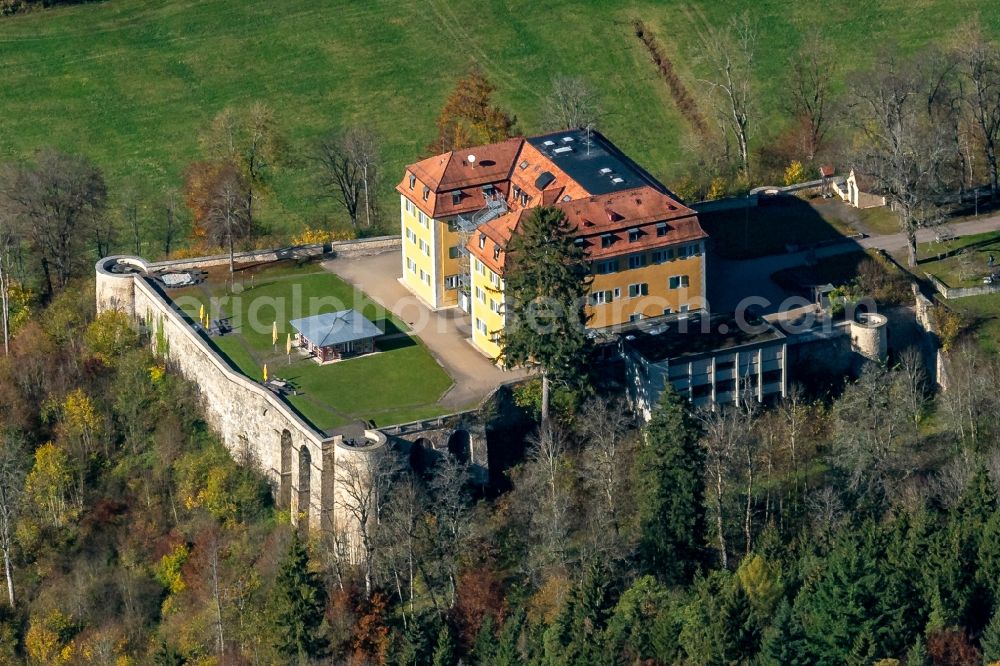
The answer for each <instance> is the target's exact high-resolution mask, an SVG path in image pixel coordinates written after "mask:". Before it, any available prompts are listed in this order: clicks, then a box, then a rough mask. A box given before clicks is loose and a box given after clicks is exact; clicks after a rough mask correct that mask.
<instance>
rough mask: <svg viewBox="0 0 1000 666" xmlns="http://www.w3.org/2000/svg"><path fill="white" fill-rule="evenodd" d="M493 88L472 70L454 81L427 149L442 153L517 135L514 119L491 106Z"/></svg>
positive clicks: (477, 71) (481, 74) (481, 75)
mask: <svg viewBox="0 0 1000 666" xmlns="http://www.w3.org/2000/svg"><path fill="white" fill-rule="evenodd" d="M495 90H496V88H495V87H494V86H493V84H492V83H490V82H489V81H488V80H487V79H486V77H485V76H483V73H482V72H481V71H479V70H478V69H476V68H473V69H471V70H469V73H468V74H466V75H465V76H464V77H462V78H461V79H459V80H458V83H457V84H456V85H455V89H454V90H453V91H452V93H451V95H449V96H448V99H447V101H446V102H445V104H444V107H443V108H442V109H441V114H440V115H439V116H438V120H437V129H438V135H437V138H436V139H435V140H434V142H433V143H431V144H430V146H428V148H427V149H428V150H429V151H430V152H432V153H444V152H447V151H449V150H458V149H460V148H468V147H469V146H476V145H481V144H485V143H495V142H497V141H503V140H504V139H508V138H510V137H512V136H514V134H515V133H516V132H517V117H516V116H512V115H510V114H508V113H507V112H506V111H504V110H503V109H501V108H500V107H499V106H497V105H495V104H493V102H492V99H493V93H494V92H495Z"/></svg>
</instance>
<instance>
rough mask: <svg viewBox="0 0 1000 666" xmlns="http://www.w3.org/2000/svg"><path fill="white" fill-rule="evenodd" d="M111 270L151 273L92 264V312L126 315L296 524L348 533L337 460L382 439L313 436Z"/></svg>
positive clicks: (158, 301)
mask: <svg viewBox="0 0 1000 666" xmlns="http://www.w3.org/2000/svg"><path fill="white" fill-rule="evenodd" d="M227 261H228V258H227ZM116 263H124V264H127V265H130V266H132V267H134V268H135V269H136V270H138V271H143V272H145V271H147V270H149V269H150V268H153V267H154V266H155V265H154V264H148V263H146V262H144V261H143V260H142V259H139V258H136V257H109V258H107V259H102V260H101V261H100V262H98V264H97V267H96V272H97V287H96V291H97V293H96V297H97V310H98V312H102V311H104V310H109V309H115V310H120V311H123V312H125V313H127V314H128V315H129V316H130V317H132V318H133V320H134V321H135V322H136V323H137V324H138V325H139V327H140V329H143V330H144V331H145V332H146V333H148V338H149V340H150V343H151V344H152V345H153V346H154V347H161V349H159V350H158V353H160V354H162V355H164V356H166V358H167V360H168V362H169V364H170V365H171V366H172V367H173V368H175V369H176V370H177V371H179V372H180V373H181V374H182V375H184V376H185V377H187V378H188V379H190V380H192V381H193V382H195V383H196V384H197V386H198V387H199V390H200V393H201V398H202V400H201V402H202V404H203V407H204V413H205V418H206V421H207V422H208V424H209V425H210V426H211V427H212V428H213V430H215V431H216V432H217V433H218V434H219V436H220V438H221V439H222V441H223V443H224V444H225V445H226V448H228V449H229V451H230V452H231V453H232V454H233V455H234V456H236V457H240V458H245V457H249V458H250V459H252V460H254V461H255V462H256V463H257V464H258V465H259V466H260V468H261V469H262V470H263V471H264V473H265V474H266V475H267V476H268V478H270V479H271V481H272V483H273V484H274V487H275V490H276V495H277V497H278V501H279V504H280V505H282V507H283V508H287V509H288V510H289V511H290V513H291V516H292V521H293V522H294V523H295V524H298V525H300V526H306V525H308V526H309V527H310V528H312V529H319V530H323V531H336V532H342V533H345V532H346V533H347V534H349V535H350V534H353V533H354V532H355V531H356V530H354V529H352V527H351V525H350V521H351V517H350V515H348V514H346V513H345V512H343V511H340V510H338V506H340V503H338V502H336V501H335V497H336V495H337V493H338V491H337V488H336V477H335V473H334V472H335V468H336V464H337V455H338V452H341V454H342V455H347V456H349V457H357V456H359V455H362V456H363V455H365V453H367V452H371V451H374V450H375V449H377V448H380V447H384V446H386V443H387V440H386V437H385V435H384V434H383V433H381V432H379V431H375V430H369V431H366V433H365V436H366V440H367V442H368V443H369V444H368V446H363V447H347V446H346V445H345V444H344V442H343V438H342V437H340V436H337V437H326V436H325V435H324V434H323V433H321V432H318V431H317V430H316V429H314V428H313V427H312V426H311V425H310V424H309V423H307V422H306V421H305V420H304V419H303V418H302V417H301V416H299V414H298V413H297V412H296V411H295V410H294V409H293V408H292V407H291V406H290V405H289V404H288V403H286V402H284V401H283V400H282V399H281V398H279V397H278V396H276V395H275V394H274V393H272V392H271V391H269V390H268V389H266V388H264V387H263V386H262V385H261V384H258V383H257V382H255V381H252V380H250V379H248V378H247V377H246V376H244V375H243V374H242V373H240V372H239V371H237V370H235V369H234V368H232V367H230V365H229V363H228V362H227V361H226V360H225V359H224V358H223V357H222V356H220V355H219V354H218V353H217V352H216V351H215V349H214V348H213V346H212V345H211V343H210V341H209V340H207V339H206V338H205V337H203V334H202V333H201V332H199V331H198V330H196V329H195V328H194V327H193V326H192V325H191V323H190V322H189V321H188V320H187V319H186V318H185V316H184V315H183V313H181V312H180V311H179V310H178V309H177V308H176V307H175V306H174V305H173V303H172V302H171V301H170V300H169V299H168V298H166V297H165V296H164V295H163V294H162V293H161V292H160V290H159V287H157V286H156V285H155V284H154V283H153V282H152V281H151V280H149V279H147V278H146V277H144V275H143V274H142V273H133V274H119V273H112V272H111V271H110V270H109V268H110V267H111V266H113V265H115V264H116Z"/></svg>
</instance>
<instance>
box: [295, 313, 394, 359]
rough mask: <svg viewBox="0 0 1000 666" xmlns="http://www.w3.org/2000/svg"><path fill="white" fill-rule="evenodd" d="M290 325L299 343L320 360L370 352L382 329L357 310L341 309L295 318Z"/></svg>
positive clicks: (373, 349)
mask: <svg viewBox="0 0 1000 666" xmlns="http://www.w3.org/2000/svg"><path fill="white" fill-rule="evenodd" d="M288 323H289V325H290V326H291V327H292V328H294V329H295V330H296V331H297V332H298V343H299V346H300V347H301V348H303V349H305V350H307V351H309V352H310V353H311V354H313V355H314V356H315V357H316V360H317V361H319V362H320V363H330V362H333V361H339V360H341V359H344V358H347V357H350V356H358V355H360V354H370V353H371V352H373V351H375V338H377V337H378V336H380V335H382V330H381V329H380V328H379V327H378V326H376V325H375V324H373V323H372V322H370V321H368V320H367V319H365V317H364V316H363V315H362V314H361V313H360V312H358V311H357V310H341V311H339V312H327V313H325V314H319V315H314V316H312V317H305V318H303V319H293V320H291V321H290V322H288Z"/></svg>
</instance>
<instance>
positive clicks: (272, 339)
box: [271, 321, 278, 348]
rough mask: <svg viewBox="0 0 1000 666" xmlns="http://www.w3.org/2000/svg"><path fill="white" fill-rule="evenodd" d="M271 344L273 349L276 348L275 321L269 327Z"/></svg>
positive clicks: (276, 328)
mask: <svg viewBox="0 0 1000 666" xmlns="http://www.w3.org/2000/svg"><path fill="white" fill-rule="evenodd" d="M271 344H272V345H274V347H275V348H277V346H278V322H277V321H276V322H274V323H273V324H272V325H271Z"/></svg>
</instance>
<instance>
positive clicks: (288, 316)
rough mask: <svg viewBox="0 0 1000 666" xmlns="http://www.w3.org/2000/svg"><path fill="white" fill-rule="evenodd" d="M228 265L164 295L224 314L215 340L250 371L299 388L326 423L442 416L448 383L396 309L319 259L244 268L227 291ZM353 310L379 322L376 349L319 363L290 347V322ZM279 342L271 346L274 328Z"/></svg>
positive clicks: (191, 312) (298, 402)
mask: <svg viewBox="0 0 1000 666" xmlns="http://www.w3.org/2000/svg"><path fill="white" fill-rule="evenodd" d="M227 277H228V273H227V272H226V271H225V270H218V269H213V270H212V271H210V273H209V277H208V279H207V280H206V281H205V282H203V283H202V284H199V285H196V286H192V287H185V288H183V289H174V290H170V291H169V292H168V294H169V295H170V296H171V298H173V299H174V301H175V302H176V303H177V304H178V305H179V306H180V307H181V308H182V309H183V310H184V312H185V313H186V314H187V315H188V316H189V317H191V318H192V319H193V320H197V319H198V316H199V313H200V310H201V308H202V307H205V309H206V311H207V312H208V313H209V316H210V318H212V319H219V318H221V317H227V318H229V319H230V321H231V323H232V325H233V328H234V330H233V332H232V333H229V334H226V335H222V336H214V337H213V338H212V341H213V343H214V344H215V345H216V347H217V348H218V350H219V351H220V352H221V353H222V354H223V355H224V356H226V357H227V358H228V359H229V360H230V361H231V362H232V364H233V365H234V366H236V367H237V368H238V369H239V370H240V371H241V372H243V373H244V374H245V375H246V376H247V377H250V378H251V379H254V380H256V381H261V380H262V379H263V369H264V366H265V365H267V369H268V376H269V378H280V379H283V380H286V381H288V382H290V383H291V384H292V385H293V386H294V387H296V389H297V393H298V394H297V395H289V396H288V401H289V402H290V403H291V404H292V405H293V406H294V407H295V408H296V409H297V410H298V411H299V412H300V413H301V414H302V415H303V416H305V417H306V418H307V419H308V420H310V421H311V422H312V423H313V425H315V426H316V427H317V428H319V429H320V430H329V429H332V428H336V427H339V426H342V425H345V424H348V423H351V422H355V421H358V420H365V421H368V420H371V421H374V422H375V423H376V425H379V426H383V425H389V424H393V423H403V422H406V421H412V420H416V419H420V418H428V417H431V416H437V415H440V414H442V413H444V412H445V411H447V410H444V409H442V408H441V407H439V406H438V405H437V402H438V400H439V399H440V398H441V396H442V395H443V394H444V393H445V392H446V391H447V390H448V389H449V388H450V387H451V384H452V381H451V378H450V377H449V376H448V374H447V373H446V372H445V371H444V369H443V368H442V367H441V366H440V365H439V364H438V362H437V361H436V360H435V359H434V357H433V356H432V355H431V353H430V352H429V351H428V350H427V348H426V347H425V346H424V345H423V343H421V342H420V340H419V339H418V338H416V337H414V336H412V335H410V334H409V331H408V329H407V327H406V325H405V324H404V323H403V322H401V321H399V320H398V319H397V318H396V317H395V316H393V315H392V313H390V312H388V311H386V310H385V308H383V307H382V306H380V305H379V304H377V303H375V302H374V301H372V300H371V299H369V298H368V297H367V296H365V295H364V294H363V293H362V292H360V291H359V290H357V289H355V288H354V287H353V286H351V285H350V284H348V283H346V282H344V281H343V280H341V279H340V278H339V277H337V276H335V275H333V274H332V273H329V272H327V271H325V270H324V269H323V268H322V267H321V266H319V265H318V264H316V263H305V264H295V263H293V262H282V263H279V264H272V265H268V266H260V267H256V268H252V269H246V270H244V271H240V272H239V273H238V274H237V278H236V281H235V287H233V288H230V285H229V284H228V282H227V280H226V278H227ZM343 309H355V310H358V311H359V312H361V313H362V314H363V315H364V316H365V317H366V318H368V319H369V320H370V321H372V322H373V323H374V324H375V325H376V326H378V327H379V328H380V329H382V330H383V331H384V333H385V335H384V336H383V337H381V338H378V339H376V351H377V353H375V354H370V355H365V356H360V357H357V358H350V359H346V360H343V361H340V362H338V363H332V364H328V365H323V366H321V365H319V364H317V363H316V362H315V361H313V360H312V359H309V358H305V357H304V356H303V355H302V354H301V353H300V352H298V351H297V350H294V349H293V351H292V354H291V356H288V355H286V354H285V345H286V341H287V336H288V335H289V334H291V335H292V336H293V339H294V329H293V328H292V327H291V326H290V325H289V321H290V320H293V319H297V318H300V317H308V316H312V315H316V314H322V313H325V312H334V311H337V310H343ZM274 326H276V327H277V330H278V343H277V344H276V345H275V344H273V343H272V330H273V327H274Z"/></svg>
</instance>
